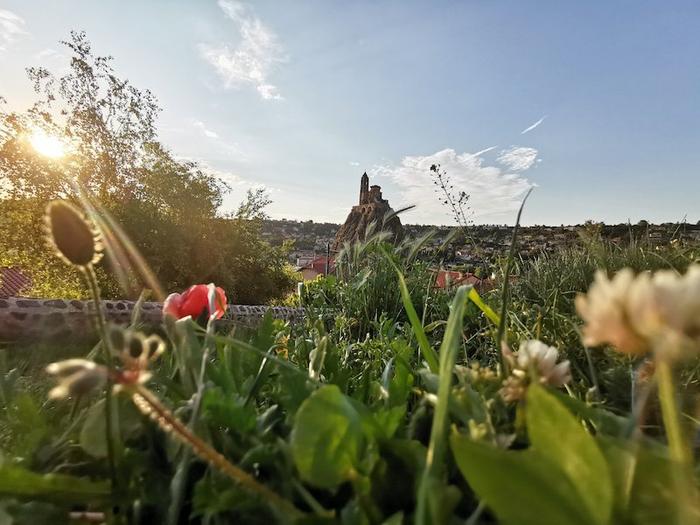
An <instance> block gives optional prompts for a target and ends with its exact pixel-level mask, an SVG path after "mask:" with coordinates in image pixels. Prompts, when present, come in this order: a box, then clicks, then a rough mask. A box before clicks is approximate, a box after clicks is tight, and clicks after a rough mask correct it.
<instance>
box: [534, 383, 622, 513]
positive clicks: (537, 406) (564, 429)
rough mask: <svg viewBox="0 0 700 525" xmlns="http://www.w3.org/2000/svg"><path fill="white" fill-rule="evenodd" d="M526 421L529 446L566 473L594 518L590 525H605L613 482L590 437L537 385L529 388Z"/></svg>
mask: <svg viewBox="0 0 700 525" xmlns="http://www.w3.org/2000/svg"><path fill="white" fill-rule="evenodd" d="M526 419H527V429H528V435H529V437H530V442H531V443H532V447H533V448H534V449H535V450H537V451H538V452H540V453H541V454H543V455H546V456H547V458H548V459H549V460H551V461H553V462H554V463H556V464H557V465H558V466H559V468H561V469H562V470H563V471H564V472H565V473H566V475H567V476H568V478H569V480H570V481H571V482H572V483H573V485H574V486H575V487H576V489H577V491H578V494H579V497H580V498H581V501H582V503H583V504H584V505H585V507H586V508H587V509H588V511H589V513H590V515H591V517H592V518H593V521H592V523H598V524H605V523H608V522H609V520H610V516H611V513H612V506H613V485H612V479H611V476H610V470H609V468H608V464H607V462H606V460H605V457H604V456H603V453H602V452H601V451H600V448H598V445H597V443H596V441H595V439H594V438H593V436H591V435H590V434H589V433H588V432H587V431H586V429H585V428H584V426H583V425H582V423H581V422H580V421H579V420H578V418H576V417H575V416H573V415H572V414H571V413H570V412H569V411H568V410H567V409H566V407H565V406H564V405H563V404H562V403H561V402H559V401H558V400H557V399H556V398H555V397H554V396H553V395H552V394H550V393H549V392H547V391H546V390H545V389H544V388H542V387H540V386H538V385H532V386H531V387H530V388H529V389H528V395H527V410H526Z"/></svg>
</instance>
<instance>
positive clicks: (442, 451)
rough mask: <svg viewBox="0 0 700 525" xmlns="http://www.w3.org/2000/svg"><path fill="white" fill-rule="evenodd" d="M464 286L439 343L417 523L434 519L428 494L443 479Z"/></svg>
mask: <svg viewBox="0 0 700 525" xmlns="http://www.w3.org/2000/svg"><path fill="white" fill-rule="evenodd" d="M467 290H468V287H467V286H460V287H459V288H458V289H457V293H456V294H455V298H454V300H453V301H452V308H451V311H450V316H449V318H448V319H447V328H446V329H445V336H444V337H443V339H442V344H441V345H440V380H439V381H440V382H439V384H438V399H437V405H436V406H435V414H434V416H433V426H432V430H431V433H430V444H429V446H428V454H427V457H426V462H425V470H424V471H423V476H422V477H421V481H420V485H419V487H418V496H417V498H418V501H417V506H416V523H417V524H419V525H422V524H425V523H434V522H435V521H434V520H433V519H432V518H433V516H432V513H431V510H433V509H431V508H430V507H431V506H430V502H429V499H430V498H435V497H439V494H438V493H437V492H436V491H435V490H432V489H433V488H434V487H435V486H436V483H439V482H441V481H442V480H443V478H444V475H445V471H446V466H445V455H446V450H447V423H448V416H449V401H450V390H451V389H452V370H453V369H454V365H455V361H456V359H457V352H458V350H459V347H460V342H461V340H462V319H463V317H464V310H465V307H466V303H467V293H468V292H467Z"/></svg>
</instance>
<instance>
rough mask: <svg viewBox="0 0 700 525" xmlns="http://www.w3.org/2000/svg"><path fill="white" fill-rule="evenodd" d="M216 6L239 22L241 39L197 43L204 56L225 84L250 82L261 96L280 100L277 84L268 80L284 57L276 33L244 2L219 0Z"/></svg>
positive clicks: (234, 84) (238, 84)
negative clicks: (227, 42) (217, 43)
mask: <svg viewBox="0 0 700 525" xmlns="http://www.w3.org/2000/svg"><path fill="white" fill-rule="evenodd" d="M219 7H220V8H221V9H222V10H223V12H224V13H225V14H226V16H227V17H228V18H229V19H231V20H232V21H233V22H235V23H236V25H237V26H238V29H239V31H240V35H241V41H240V42H239V43H238V46H236V47H232V46H230V45H228V44H224V45H222V46H212V45H209V44H200V45H199V49H200V52H201V53H202V56H203V57H204V59H205V60H206V61H207V62H209V63H210V64H211V65H212V66H214V68H215V69H216V71H217V73H218V74H219V76H220V77H221V78H222V79H223V81H224V86H225V87H226V88H238V87H240V86H243V85H246V84H248V85H253V86H255V89H256V90H257V91H258V93H259V94H260V97H261V98H262V99H264V100H282V99H283V98H282V95H280V93H279V90H278V89H277V86H275V85H273V84H271V83H270V82H269V80H268V77H269V76H270V74H271V73H272V72H273V71H274V69H275V67H276V66H277V64H279V63H280V62H284V61H285V59H284V57H283V55H282V47H281V46H280V44H279V42H278V39H277V35H276V34H275V33H274V32H273V31H272V30H271V29H270V28H268V27H267V26H266V25H265V24H263V23H262V21H261V20H260V19H259V18H258V17H257V16H255V15H254V14H253V13H252V11H251V10H250V8H249V7H248V6H246V5H245V4H242V3H240V2H237V1H233V0H219Z"/></svg>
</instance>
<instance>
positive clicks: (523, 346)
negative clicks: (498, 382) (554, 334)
mask: <svg viewBox="0 0 700 525" xmlns="http://www.w3.org/2000/svg"><path fill="white" fill-rule="evenodd" d="M502 352H503V356H504V358H505V360H506V362H507V363H508V364H509V365H510V369H511V372H510V376H508V377H507V378H506V380H505V381H503V388H501V397H502V398H503V399H504V400H505V401H506V402H512V401H518V400H520V399H524V398H525V393H526V392H527V387H528V386H529V385H530V384H531V383H533V382H534V383H539V384H542V385H549V386H553V387H562V386H564V385H565V384H567V383H568V382H569V381H571V370H570V366H569V361H562V362H561V363H557V359H558V358H559V351H558V350H557V349H556V348H554V347H553V346H548V345H546V344H544V343H543V342H541V341H537V340H528V341H523V342H522V343H520V348H519V349H518V351H517V352H515V353H514V352H513V351H512V350H511V349H510V348H509V347H508V345H506V344H504V345H503V348H502Z"/></svg>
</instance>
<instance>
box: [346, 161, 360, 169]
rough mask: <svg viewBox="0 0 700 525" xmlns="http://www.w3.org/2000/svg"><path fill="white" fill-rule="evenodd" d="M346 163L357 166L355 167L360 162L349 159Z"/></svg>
mask: <svg viewBox="0 0 700 525" xmlns="http://www.w3.org/2000/svg"><path fill="white" fill-rule="evenodd" d="M348 165H350V166H352V167H353V168H357V167H359V165H360V163H359V162H356V161H354V160H351V161H350V162H348Z"/></svg>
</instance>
